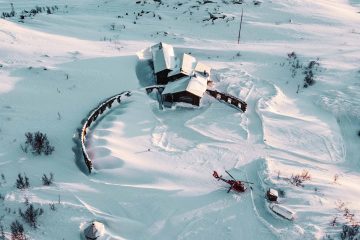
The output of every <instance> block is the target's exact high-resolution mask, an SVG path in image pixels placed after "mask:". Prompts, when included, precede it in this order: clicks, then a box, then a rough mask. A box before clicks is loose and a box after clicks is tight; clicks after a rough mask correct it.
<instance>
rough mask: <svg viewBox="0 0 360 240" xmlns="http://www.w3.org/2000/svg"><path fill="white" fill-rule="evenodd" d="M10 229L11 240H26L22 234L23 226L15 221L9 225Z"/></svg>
mask: <svg viewBox="0 0 360 240" xmlns="http://www.w3.org/2000/svg"><path fill="white" fill-rule="evenodd" d="M10 229H11V240H26V236H25V233H24V226H23V225H22V224H21V223H19V222H18V220H15V222H12V223H11V225H10Z"/></svg>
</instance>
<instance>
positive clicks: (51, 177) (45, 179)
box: [42, 173, 54, 186]
mask: <svg viewBox="0 0 360 240" xmlns="http://www.w3.org/2000/svg"><path fill="white" fill-rule="evenodd" d="M53 181H54V174H53V173H50V175H49V177H48V176H47V175H46V174H45V173H44V175H43V176H42V182H43V185H44V186H50V185H51V184H53Z"/></svg>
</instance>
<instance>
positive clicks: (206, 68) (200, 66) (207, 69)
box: [195, 62, 211, 77]
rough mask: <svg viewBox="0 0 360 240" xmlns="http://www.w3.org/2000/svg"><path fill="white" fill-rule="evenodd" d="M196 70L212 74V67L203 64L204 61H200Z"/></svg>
mask: <svg viewBox="0 0 360 240" xmlns="http://www.w3.org/2000/svg"><path fill="white" fill-rule="evenodd" d="M195 71H196V72H198V73H201V74H202V75H204V73H205V72H206V73H207V74H208V76H210V71H211V67H209V66H207V65H205V64H203V63H202V62H198V63H197V64H196V66H195ZM208 76H206V77H208Z"/></svg>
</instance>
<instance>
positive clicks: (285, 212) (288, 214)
mask: <svg viewBox="0 0 360 240" xmlns="http://www.w3.org/2000/svg"><path fill="white" fill-rule="evenodd" d="M270 209H271V210H273V211H274V212H275V213H277V214H279V215H280V216H282V217H284V218H286V219H289V220H292V219H294V215H295V212H294V211H293V210H291V209H289V208H287V207H285V206H283V205H279V204H275V203H274V204H271V205H270Z"/></svg>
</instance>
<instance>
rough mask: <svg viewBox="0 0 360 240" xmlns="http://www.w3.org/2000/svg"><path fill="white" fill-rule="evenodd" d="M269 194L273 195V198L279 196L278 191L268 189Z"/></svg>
mask: <svg viewBox="0 0 360 240" xmlns="http://www.w3.org/2000/svg"><path fill="white" fill-rule="evenodd" d="M269 193H270V194H271V195H273V196H276V197H278V196H279V193H278V191H277V190H275V189H273V188H270V189H269Z"/></svg>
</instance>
